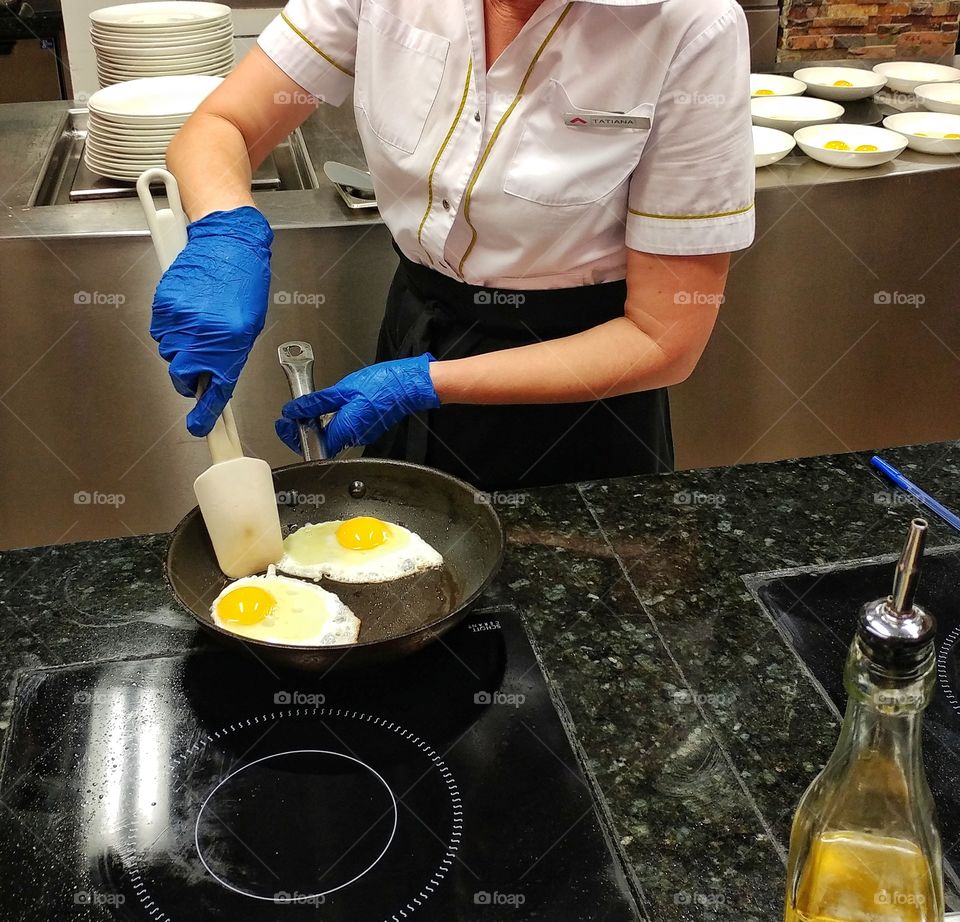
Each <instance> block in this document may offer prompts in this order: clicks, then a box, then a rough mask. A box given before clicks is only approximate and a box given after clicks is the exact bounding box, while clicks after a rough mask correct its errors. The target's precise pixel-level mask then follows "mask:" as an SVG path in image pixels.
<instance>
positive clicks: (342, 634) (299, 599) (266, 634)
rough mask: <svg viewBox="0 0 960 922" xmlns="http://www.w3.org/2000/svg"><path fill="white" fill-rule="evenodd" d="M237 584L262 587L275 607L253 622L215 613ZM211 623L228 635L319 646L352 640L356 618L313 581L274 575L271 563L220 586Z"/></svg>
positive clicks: (357, 623) (357, 624) (354, 639)
mask: <svg viewBox="0 0 960 922" xmlns="http://www.w3.org/2000/svg"><path fill="white" fill-rule="evenodd" d="M241 586H256V587H258V588H260V589H265V590H266V591H267V592H269V593H270V594H271V595H272V596H273V597H274V598H275V599H276V600H277V604H276V607H275V608H274V609H273V611H272V612H270V614H269V615H267V617H266V618H264V619H263V620H262V621H259V622H257V623H256V624H233V623H229V622H226V621H223V620H222V619H221V618H220V616H219V615H218V614H217V604H218V603H219V601H220V600H221V599H222V598H223V597H224V596H225V595H227V594H228V593H230V592H232V591H233V590H234V589H238V588H240V587H241ZM210 614H211V616H212V617H213V622H214V624H216V625H217V627H221V628H223V629H224V630H227V631H230V633H232V634H239V635H241V636H242V637H249V638H251V639H252V640H263V641H266V642H268V643H283V644H296V645H297V646H306V647H323V646H331V645H334V644H345V643H356V642H357V638H358V637H359V636H360V619H359V618H357V616H356V615H354V613H353V612H352V611H351V610H350V609H349V608H348V607H347V606H346V605H345V604H344V603H343V602H342V601H341V600H340V599H339V598H338V597H337V596H336V595H334V593H332V592H328V591H327V590H326V589H321V588H320V587H319V586H315V585H313V583H305V582H303V581H302V580H299V579H290V578H289V577H286V576H278V575H277V572H276V568H275V567H274V566H273V565H272V564H271V565H270V566H269V567H268V568H267V573H266V575H265V576H245V577H243V578H242V579H237V580H234V581H233V582H232V583H229V584H228V585H227V586H225V587H224V588H223V591H222V592H221V593H220V595H218V596H217V597H216V599H214V601H213V604H212V605H211V606H210Z"/></svg>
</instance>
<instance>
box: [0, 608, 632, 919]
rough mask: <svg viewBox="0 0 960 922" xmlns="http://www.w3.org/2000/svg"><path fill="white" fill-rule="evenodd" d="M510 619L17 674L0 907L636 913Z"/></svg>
mask: <svg viewBox="0 0 960 922" xmlns="http://www.w3.org/2000/svg"><path fill="white" fill-rule="evenodd" d="M568 728H569V721H568V720H567V719H566V717H565V712H564V711H563V708H562V705H558V706H555V704H554V701H553V700H552V698H551V694H550V691H549V689H548V687H547V684H546V682H545V680H544V677H543V674H542V672H541V670H540V667H539V665H538V663H537V660H536V656H535V653H534V650H533V648H532V646H531V644H530V641H529V639H528V638H527V636H526V633H525V631H524V629H523V626H522V624H521V622H520V619H519V618H518V617H517V615H516V614H515V613H514V612H512V611H495V612H486V613H481V614H479V615H475V616H473V617H471V618H469V619H468V620H467V621H465V622H464V623H463V624H462V625H461V626H460V627H459V628H458V629H457V630H456V631H454V632H452V633H451V634H449V635H448V636H447V637H445V638H444V641H443V642H442V643H440V642H438V643H435V644H434V645H433V646H432V647H430V648H428V649H427V650H424V651H423V652H421V653H419V654H417V655H416V656H413V657H410V658H409V659H407V660H404V661H401V662H399V663H396V664H392V665H389V666H383V667H378V668H377V669H376V670H375V671H370V670H364V671H358V672H355V673H347V674H343V675H336V674H330V675H328V676H326V677H324V678H322V679H319V680H318V679H316V678H311V677H310V676H305V675H303V674H290V675H283V676H273V675H271V674H270V673H269V672H267V671H266V670H265V669H262V668H261V667H260V666H259V665H258V664H257V663H255V662H252V661H250V660H245V659H243V658H240V657H237V656H236V655H235V654H232V653H229V652H224V651H221V650H219V649H217V648H211V647H201V648H198V649H197V650H195V651H193V652H191V653H189V654H185V655H182V656H174V657H166V658H157V659H146V660H128V661H120V662H103V663H96V664H87V665H79V666H68V667H63V668H58V669H47V670H36V671H32V672H27V673H24V674H22V675H21V677H20V680H19V684H18V689H17V696H16V704H15V707H14V712H13V715H12V718H11V724H10V728H9V731H8V742H7V745H6V749H5V752H4V758H3V765H2V776H0V802H2V804H3V805H4V808H5V809H4V813H5V814H6V817H5V820H6V821H5V822H4V824H3V825H4V834H3V836H2V838H0V918H3V919H4V920H14V919H16V920H21V919H22V920H31V922H47V920H50V922H53V920H57V922H63V920H67V919H82V920H100V919H104V920H106V919H111V920H114V919H129V920H151V922H181V920H184V922H185V920H230V922H235V920H239V919H242V920H245V922H258V920H267V919H269V920H272V922H275V920H278V919H283V920H290V922H301V920H313V922H340V920H350V922H399V920H404V919H408V918H409V919H413V920H417V919H424V920H444V922H468V920H469V922H483V920H503V919H516V920H528V919H544V920H565V922H566V920H570V922H575V920H590V922H597V920H609V922H620V920H634V919H638V918H640V916H639V913H638V910H637V906H636V902H635V900H634V898H633V894H632V890H631V887H630V885H629V882H628V880H627V877H626V875H625V873H624V871H623V865H622V863H621V861H620V858H619V855H618V854H617V852H616V846H615V844H614V842H613V840H612V838H611V836H610V834H609V832H608V827H607V824H606V820H605V819H604V811H603V808H602V807H600V806H598V803H599V802H598V801H597V800H596V799H595V797H594V792H593V788H592V784H591V782H590V781H589V779H588V778H587V776H585V774H584V771H583V769H582V767H581V762H580V759H579V758H578V755H577V754H576V751H575V748H574V745H573V744H572V743H571V738H570V737H569V736H568V732H567V731H568Z"/></svg>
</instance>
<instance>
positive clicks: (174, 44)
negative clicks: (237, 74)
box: [90, 0, 234, 86]
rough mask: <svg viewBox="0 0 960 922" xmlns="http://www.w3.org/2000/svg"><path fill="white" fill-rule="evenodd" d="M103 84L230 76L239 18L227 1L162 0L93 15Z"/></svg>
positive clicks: (93, 36) (92, 29)
mask: <svg viewBox="0 0 960 922" xmlns="http://www.w3.org/2000/svg"><path fill="white" fill-rule="evenodd" d="M90 20H91V27H90V40H91V42H92V43H93V47H94V49H95V50H96V53H97V75H98V77H99V78H100V86H109V85H110V84H112V83H119V82H120V81H122V80H136V79H138V78H140V77H160V76H167V75H173V74H177V75H179V74H210V75H213V76H220V77H222V76H225V75H226V74H228V73H229V72H230V70H231V69H232V68H233V64H234V52H233V48H234V45H233V18H232V16H231V13H230V7H228V6H224V5H223V4H222V3H200V2H193V0H162V2H153V3H126V4H124V5H122V6H108V7H105V8H104V9H102V10H95V11H94V12H93V13H91V14H90Z"/></svg>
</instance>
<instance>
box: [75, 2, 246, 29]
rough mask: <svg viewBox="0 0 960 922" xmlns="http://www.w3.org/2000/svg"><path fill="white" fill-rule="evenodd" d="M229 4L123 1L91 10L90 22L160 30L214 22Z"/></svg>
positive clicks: (228, 14) (220, 16)
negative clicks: (117, 4)
mask: <svg viewBox="0 0 960 922" xmlns="http://www.w3.org/2000/svg"><path fill="white" fill-rule="evenodd" d="M230 15H231V13H230V7H228V6H225V5H224V4H222V3H203V2H196V0H157V2H153V3H124V4H121V5H120V6H108V7H104V9H101V10H94V11H93V12H92V13H91V14H90V20H91V22H95V23H96V24H97V25H98V26H103V27H106V28H115V29H121V30H122V29H158V28H159V29H164V28H170V27H171V26H175V27H177V28H189V27H190V26H191V25H201V24H206V23H209V22H216V21H217V20H220V19H223V18H224V17H227V16H230Z"/></svg>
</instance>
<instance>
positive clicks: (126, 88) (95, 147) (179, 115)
mask: <svg viewBox="0 0 960 922" xmlns="http://www.w3.org/2000/svg"><path fill="white" fill-rule="evenodd" d="M222 82H223V78H222V77H209V76H199V75H195V76H173V77H147V78H144V79H142V80H129V81H127V82H126V83H116V84H114V85H113V86H108V87H106V88H104V89H102V90H98V91H97V92H96V93H94V94H93V95H92V96H91V97H90V100H89V102H88V103H87V105H88V106H89V110H90V111H89V118H88V121H87V141H86V144H85V145H84V150H83V162H84V163H85V164H86V165H87V166H88V167H89V168H90V169H91V170H92V171H93V172H94V173H97V174H98V175H100V176H107V177H109V178H111V179H124V180H130V181H133V180H135V179H136V178H137V177H138V176H139V175H140V174H141V173H142V172H143V171H144V170H149V169H151V168H153V167H162V166H163V165H164V161H165V159H166V152H167V145H168V144H169V143H170V139H171V138H172V137H173V136H174V134H176V132H177V130H178V129H179V128H180V126H181V125H182V124H183V123H184V122H185V121H186V120H187V118H188V117H189V115H190V113H191V112H193V110H194V109H196V108H197V106H198V105H200V103H201V102H202V101H203V100H204V99H205V98H206V97H207V96H208V95H209V94H210V93H212V92H213V90H215V89H216V88H217V87H218V86H219V85H220V84H221V83H222Z"/></svg>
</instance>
